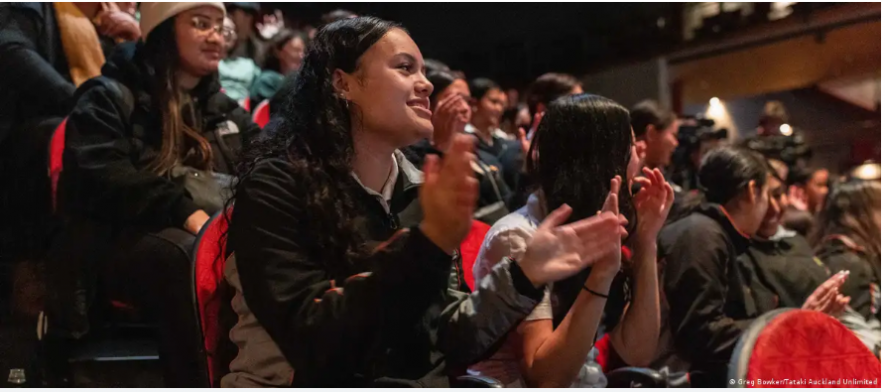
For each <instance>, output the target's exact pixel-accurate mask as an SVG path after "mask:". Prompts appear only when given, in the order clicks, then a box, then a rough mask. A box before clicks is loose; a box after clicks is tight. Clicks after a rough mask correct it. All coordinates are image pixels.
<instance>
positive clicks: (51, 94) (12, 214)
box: [0, 2, 140, 285]
mask: <svg viewBox="0 0 885 392" xmlns="http://www.w3.org/2000/svg"><path fill="white" fill-rule="evenodd" d="M139 35H140V31H139V28H138V22H136V21H135V20H134V19H133V18H132V16H131V15H129V14H126V13H124V12H122V11H119V10H118V9H116V8H115V7H114V4H113V3H62V2H59V3H19V2H12V3H2V4H0V69H2V70H3V75H2V77H0V181H2V182H3V184H5V186H3V187H2V189H0V205H2V206H4V208H3V212H2V213H0V222H2V223H0V259H4V260H5V259H8V256H11V255H13V254H16V255H17V254H23V253H21V252H26V251H32V250H39V251H43V250H44V249H45V246H46V241H47V240H48V238H47V237H48V233H49V232H51V230H52V229H53V228H52V227H47V226H48V222H50V221H51V217H50V215H51V213H52V211H51V210H50V207H49V206H50V205H51V203H52V202H51V200H50V195H51V190H50V184H49V182H48V181H47V180H46V163H47V162H48V161H49V157H48V156H47V155H48V152H49V149H48V148H47V146H48V145H49V141H50V138H51V136H52V134H53V132H54V131H55V129H56V127H57V126H58V125H59V123H61V121H62V118H63V117H64V116H66V115H68V113H69V112H70V110H71V108H72V107H73V105H74V90H75V89H76V88H77V86H80V85H81V84H83V83H84V82H85V81H86V80H89V79H90V78H92V77H95V76H98V75H99V74H100V73H101V66H102V65H103V64H104V62H105V57H106V56H107V55H109V54H110V51H111V50H112V49H113V47H114V45H115V44H116V42H117V41H122V40H134V39H137V38H138V37H139ZM28 258H35V257H34V256H32V255H31V256H29V257H28ZM0 263H2V262H0ZM0 285H2V283H0Z"/></svg>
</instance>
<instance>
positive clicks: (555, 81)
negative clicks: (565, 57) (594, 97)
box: [526, 72, 584, 139]
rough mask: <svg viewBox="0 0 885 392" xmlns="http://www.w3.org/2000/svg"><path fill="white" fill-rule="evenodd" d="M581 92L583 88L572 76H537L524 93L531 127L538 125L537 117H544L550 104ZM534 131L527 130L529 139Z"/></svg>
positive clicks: (548, 74) (554, 74)
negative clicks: (560, 98)
mask: <svg viewBox="0 0 885 392" xmlns="http://www.w3.org/2000/svg"><path fill="white" fill-rule="evenodd" d="M583 92H584V88H583V86H581V82H580V81H578V79H577V78H576V77H574V76H572V75H569V74H562V73H553V72H550V73H546V74H543V75H541V76H539V77H538V78H537V79H535V81H534V82H532V84H531V85H529V88H528V90H527V91H526V104H527V105H528V107H529V115H530V116H531V118H532V126H533V127H536V126H537V125H538V121H539V119H538V117H539V116H543V115H544V112H545V111H546V110H547V105H549V104H550V102H553V101H554V100H556V99H557V98H559V97H562V96H564V95H569V94H581V93H583ZM535 131H536V129H534V128H532V129H530V130H528V138H529V139H531V138H532V136H533V134H534V132H535Z"/></svg>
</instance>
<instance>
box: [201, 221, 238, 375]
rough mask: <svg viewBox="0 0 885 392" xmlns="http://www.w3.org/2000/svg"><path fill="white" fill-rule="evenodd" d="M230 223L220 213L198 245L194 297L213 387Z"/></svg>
mask: <svg viewBox="0 0 885 392" xmlns="http://www.w3.org/2000/svg"><path fill="white" fill-rule="evenodd" d="M228 223H229V222H228V220H227V219H225V218H224V217H223V216H222V215H221V214H220V213H219V214H216V215H215V216H214V217H212V219H210V220H209V222H206V225H205V226H204V227H203V229H202V230H201V231H200V234H199V235H198V236H197V240H196V242H195V243H194V254H193V274H194V296H195V299H196V307H197V313H198V316H199V322H200V331H201V332H202V339H203V348H204V350H205V353H206V366H207V368H208V372H207V375H208V376H209V382H210V384H211V383H212V382H213V380H215V376H216V375H215V374H214V373H215V369H218V367H217V366H218V365H219V364H217V363H215V362H216V361H217V360H218V358H217V356H216V349H217V345H218V341H219V338H220V336H219V333H220V331H219V329H220V328H219V321H218V320H219V311H220V310H221V305H222V302H223V300H224V298H223V297H222V295H221V294H220V290H219V288H220V284H221V282H222V281H223V279H224V263H225V260H226V258H225V252H226V245H227V244H226V243H227V236H226V235H225V233H226V232H227V226H228ZM213 386H214V385H213Z"/></svg>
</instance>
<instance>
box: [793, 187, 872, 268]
mask: <svg viewBox="0 0 885 392" xmlns="http://www.w3.org/2000/svg"><path fill="white" fill-rule="evenodd" d="M881 200H882V184H881V183H879V182H878V181H863V180H851V181H847V182H844V183H841V184H837V185H836V186H835V187H833V189H831V190H830V193H829V195H827V200H826V202H825V203H824V207H823V209H822V210H821V212H820V213H819V214H818V215H817V222H815V225H814V231H813V232H812V233H811V237H810V238H809V241H810V242H811V243H812V244H816V245H817V246H818V247H822V246H823V245H824V239H826V238H827V237H830V236H833V235H842V236H845V237H848V238H849V239H850V240H851V241H853V242H854V243H855V244H856V245H858V246H859V247H860V248H861V249H862V252H863V253H865V254H866V256H869V257H878V256H879V255H881V254H882V244H881V239H880V238H881V233H882V229H881V226H880V223H878V222H876V221H875V220H874V219H875V218H874V217H875V215H876V212H879V211H881V208H882V207H881ZM869 257H868V258H869ZM874 261H875V262H876V263H877V264H878V263H879V259H878V258H876V259H875V260H874Z"/></svg>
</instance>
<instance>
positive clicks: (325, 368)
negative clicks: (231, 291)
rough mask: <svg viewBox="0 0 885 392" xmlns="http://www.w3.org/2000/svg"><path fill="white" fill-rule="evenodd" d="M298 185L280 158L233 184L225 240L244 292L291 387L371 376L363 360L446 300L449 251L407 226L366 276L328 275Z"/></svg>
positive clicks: (373, 356)
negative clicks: (290, 371) (287, 367)
mask: <svg viewBox="0 0 885 392" xmlns="http://www.w3.org/2000/svg"><path fill="white" fill-rule="evenodd" d="M298 189H299V187H298V186H297V185H296V181H295V179H294V178H293V177H292V174H291V166H290V165H289V164H288V163H286V162H283V161H279V160H270V161H265V162H263V163H261V164H259V165H258V166H257V167H256V168H255V169H254V170H253V171H252V173H251V174H250V176H249V177H248V178H247V179H246V180H244V181H243V183H241V184H240V187H239V190H238V194H237V199H236V207H235V208H234V213H233V217H232V223H231V229H230V246H231V249H232V250H233V252H235V253H236V255H237V266H238V269H239V272H240V279H241V283H242V288H243V297H244V299H245V300H246V303H247V305H248V306H249V308H250V309H251V310H252V311H253V313H254V314H255V316H256V318H257V319H258V320H259V322H261V324H262V326H263V327H264V328H265V329H266V330H267V332H268V334H269V335H270V336H271V338H272V339H273V340H274V342H276V343H277V345H278V346H279V347H280V350H281V351H282V353H283V355H284V356H285V357H286V359H287V360H288V361H289V363H290V364H291V365H292V367H293V368H294V369H295V379H294V383H293V385H295V386H301V385H305V386H308V385H309V386H319V385H336V384H335V383H336V380H337V382H339V383H340V382H341V381H340V380H346V379H350V378H351V377H352V376H353V375H354V374H362V375H363V376H365V377H371V376H372V374H371V372H372V370H371V369H367V368H366V366H367V365H368V364H375V363H376V361H375V360H376V359H377V358H378V357H379V356H383V355H384V350H385V347H391V344H392V342H396V340H397V338H401V337H402V336H407V335H409V334H410V333H411V331H414V329H415V328H416V327H417V326H418V325H419V324H420V323H421V322H422V319H423V318H424V317H425V315H426V314H428V309H429V308H430V307H431V306H432V305H434V304H439V302H440V301H441V300H443V299H444V298H445V297H446V290H447V287H448V277H449V271H450V268H451V266H452V264H451V263H452V259H451V256H450V255H448V254H446V253H445V252H443V251H442V250H440V249H439V248H438V247H436V245H434V244H433V243H432V242H431V241H430V240H429V239H427V238H426V237H425V236H424V235H423V234H422V233H421V231H420V230H419V229H417V228H412V229H410V230H408V231H407V232H405V233H403V232H402V231H401V232H400V233H398V234H399V235H398V236H395V237H394V238H392V239H391V240H390V241H388V245H387V246H386V247H384V250H380V251H378V253H376V256H377V258H376V260H374V262H373V263H371V265H372V266H373V267H371V269H369V270H368V271H367V272H366V273H361V274H358V275H355V276H353V277H350V278H348V279H346V280H344V281H335V280H330V279H333V277H331V276H330V275H331V273H329V272H328V271H329V267H328V266H327V265H326V262H327V261H326V260H323V259H320V258H318V256H317V255H316V249H315V246H314V245H313V244H311V243H310V240H309V239H308V238H309V237H308V235H307V234H306V233H308V232H310V231H311V230H316V223H313V224H312V223H311V222H310V220H309V219H306V218H305V213H304V212H303V210H304V208H306V207H305V206H304V203H303V202H302V201H303V197H302V196H300V195H299V194H300V192H299V191H298ZM441 309H442V307H441V306H440V307H439V310H436V312H439V311H440V310H441ZM338 385H340V384H338Z"/></svg>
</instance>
